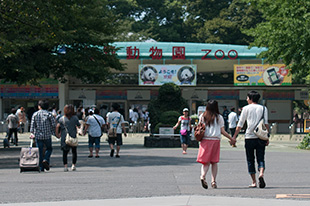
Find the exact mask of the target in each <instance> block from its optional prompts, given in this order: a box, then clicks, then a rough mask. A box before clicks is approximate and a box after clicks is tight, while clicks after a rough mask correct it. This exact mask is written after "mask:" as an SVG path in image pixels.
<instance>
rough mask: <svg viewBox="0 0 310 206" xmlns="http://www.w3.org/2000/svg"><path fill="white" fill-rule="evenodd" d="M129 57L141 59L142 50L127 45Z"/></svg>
mask: <svg viewBox="0 0 310 206" xmlns="http://www.w3.org/2000/svg"><path fill="white" fill-rule="evenodd" d="M126 51H127V59H139V57H140V50H139V49H138V48H137V47H134V48H133V49H132V48H131V46H129V47H127V49H126Z"/></svg>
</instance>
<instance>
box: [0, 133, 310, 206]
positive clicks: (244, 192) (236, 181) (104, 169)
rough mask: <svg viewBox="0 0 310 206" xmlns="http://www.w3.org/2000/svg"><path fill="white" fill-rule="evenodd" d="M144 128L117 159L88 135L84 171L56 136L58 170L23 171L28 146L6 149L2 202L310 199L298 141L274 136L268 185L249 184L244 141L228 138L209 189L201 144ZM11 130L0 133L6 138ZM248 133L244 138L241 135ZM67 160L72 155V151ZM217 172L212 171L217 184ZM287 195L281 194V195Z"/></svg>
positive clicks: (305, 155)
mask: <svg viewBox="0 0 310 206" xmlns="http://www.w3.org/2000/svg"><path fill="white" fill-rule="evenodd" d="M144 136H146V135H145V134H129V136H128V137H126V138H124V145H123V146H122V148H121V153H120V155H121V158H115V157H113V158H111V157H110V156H109V148H108V144H107V142H105V137H102V144H101V151H100V158H87V156H88V148H87V137H80V139H79V142H80V144H79V146H78V162H77V171H74V172H73V171H70V170H69V172H64V171H63V165H62V151H61V150H60V147H59V145H60V143H59V141H57V140H56V138H53V147H54V150H53V154H52V157H51V170H50V171H48V172H43V173H42V172H41V173H38V172H25V173H20V170H19V167H18V159H19V153H20V148H21V147H27V146H28V145H29V139H28V137H29V133H26V134H21V135H19V139H20V141H19V146H18V147H16V146H12V147H11V148H10V149H3V148H0V174H1V175H0V185H1V187H0V204H1V205H47V206H49V205H85V204H91V205H111V206H113V205H129V206H131V205H145V206H149V205H171V206H174V205H175V206H180V205H186V206H189V205H191V206H198V205H249V204H251V205H273V206H277V205H279V206H280V205H281V206H286V205H293V204H295V205H301V206H303V205H310V185H309V183H310V174H309V171H310V164H309V162H310V161H309V160H310V151H305V150H298V149H296V146H297V145H298V143H299V142H298V141H271V142H270V145H269V146H268V147H267V151H266V173H265V180H266V183H267V186H266V188H265V189H259V188H254V189H249V188H248V185H249V184H250V182H251V179H250V176H249V175H248V173H247V165H246V160H245V152H244V145H243V144H244V142H243V140H240V141H238V143H237V146H238V147H237V148H231V147H230V146H229V144H228V141H227V139H224V138H223V140H222V142H221V158H220V163H219V172H218V177H217V183H218V189H212V188H209V189H207V190H205V189H203V188H202V187H201V184H200V180H199V176H200V167H201V165H200V164H199V163H196V155H197V151H198V149H197V148H189V150H188V154H187V155H183V154H182V151H181V148H145V147H143V142H144V138H143V137H144ZM3 137H4V134H0V141H1V142H2V140H3ZM240 139H242V137H241V138H240ZM68 161H69V162H70V161H71V154H69V158H68ZM210 181H211V175H210V172H209V173H208V175H207V182H208V183H209V185H210ZM277 197H282V198H280V199H279V198H277Z"/></svg>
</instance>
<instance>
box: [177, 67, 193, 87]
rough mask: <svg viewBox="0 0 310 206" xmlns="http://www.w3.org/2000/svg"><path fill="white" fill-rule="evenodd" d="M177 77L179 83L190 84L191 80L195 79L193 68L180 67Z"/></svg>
mask: <svg viewBox="0 0 310 206" xmlns="http://www.w3.org/2000/svg"><path fill="white" fill-rule="evenodd" d="M178 79H179V80H180V82H181V84H192V81H193V80H194V79H195V73H194V70H193V69H192V68H191V67H189V66H184V67H182V68H181V69H180V70H179V72H178Z"/></svg>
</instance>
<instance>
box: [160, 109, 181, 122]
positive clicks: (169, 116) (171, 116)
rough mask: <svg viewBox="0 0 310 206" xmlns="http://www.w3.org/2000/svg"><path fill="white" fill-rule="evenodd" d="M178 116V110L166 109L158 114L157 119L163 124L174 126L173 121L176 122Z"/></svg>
mask: <svg viewBox="0 0 310 206" xmlns="http://www.w3.org/2000/svg"><path fill="white" fill-rule="evenodd" d="M179 116H180V113H179V112H176V111H167V112H163V113H162V114H161V115H160V118H159V121H160V122H161V123H163V124H169V125H171V126H174V125H175V123H177V122H178V118H179Z"/></svg>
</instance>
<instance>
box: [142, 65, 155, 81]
mask: <svg viewBox="0 0 310 206" xmlns="http://www.w3.org/2000/svg"><path fill="white" fill-rule="evenodd" d="M157 76H158V74H157V70H156V69H155V68H154V67H152V66H146V67H143V69H142V70H141V72H140V78H141V80H142V81H143V83H144V84H154V82H155V81H156V79H157Z"/></svg>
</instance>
